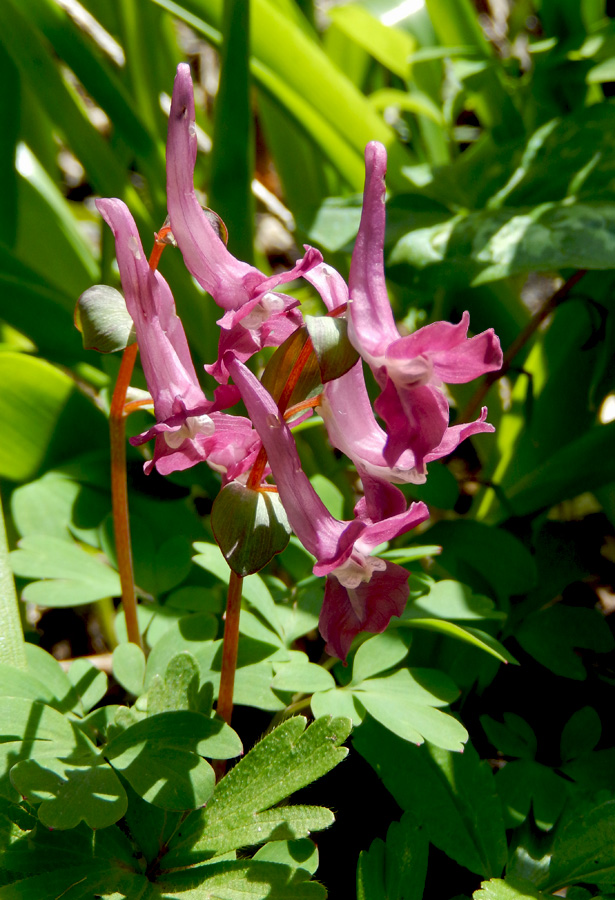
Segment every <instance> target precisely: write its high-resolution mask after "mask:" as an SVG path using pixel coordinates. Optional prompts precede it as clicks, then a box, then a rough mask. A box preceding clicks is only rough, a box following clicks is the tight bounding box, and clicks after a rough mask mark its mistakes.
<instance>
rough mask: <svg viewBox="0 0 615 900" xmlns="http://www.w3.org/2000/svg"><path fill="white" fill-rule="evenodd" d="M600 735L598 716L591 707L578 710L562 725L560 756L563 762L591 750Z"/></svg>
mask: <svg viewBox="0 0 615 900" xmlns="http://www.w3.org/2000/svg"><path fill="white" fill-rule="evenodd" d="M601 733H602V723H601V721H600V716H599V715H598V713H597V712H596V710H595V709H594V708H593V706H583V707H582V708H581V709H578V710H577V711H576V712H575V713H574V714H573V715H572V716H571V717H570V718H569V719H568V721H567V722H566V724H565V725H564V730H563V731H562V739H561V742H560V756H561V758H562V760H564V761H565V762H566V761H568V760H571V759H576V758H577V757H578V756H581V755H582V754H584V753H588V752H589V751H590V750H593V749H594V747H595V746H596V744H597V743H598V741H599V740H600V735H601Z"/></svg>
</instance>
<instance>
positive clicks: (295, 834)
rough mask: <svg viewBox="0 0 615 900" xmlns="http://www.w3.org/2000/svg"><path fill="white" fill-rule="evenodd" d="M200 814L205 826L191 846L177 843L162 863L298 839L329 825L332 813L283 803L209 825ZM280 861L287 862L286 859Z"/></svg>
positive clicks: (189, 862)
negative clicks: (236, 820)
mask: <svg viewBox="0 0 615 900" xmlns="http://www.w3.org/2000/svg"><path fill="white" fill-rule="evenodd" d="M203 818H204V820H205V822H204V827H203V830H202V832H201V833H200V835H199V836H198V838H197V840H196V843H195V844H194V845H193V846H192V847H183V846H180V847H179V849H178V850H176V851H173V850H171V851H170V852H169V853H168V854H167V855H166V856H165V857H164V865H165V867H167V868H174V867H176V866H187V865H193V864H194V863H198V862H204V861H205V860H206V859H210V858H211V857H213V856H221V855H222V854H223V853H227V852H229V851H230V850H236V849H237V850H238V849H240V848H241V847H250V846H253V845H256V844H265V843H266V842H268V841H278V840H279V841H295V840H299V839H300V838H305V837H307V835H309V834H311V832H312V831H322V830H323V829H324V828H329V826H330V825H332V824H333V821H334V816H333V813H332V812H331V811H330V810H328V809H325V808H324V807H322V806H282V807H279V808H277V809H269V810H265V811H263V812H259V813H253V814H252V815H251V816H249V817H246V818H245V820H241V821H239V822H237V823H236V824H230V823H229V822H216V823H214V824H212V825H208V824H207V816H206V815H205V816H203ZM188 826H189V827H190V823H188ZM267 846H269V844H267ZM279 861H280V862H286V863H287V864H289V863H288V861H287V860H283V859H280V860H279Z"/></svg>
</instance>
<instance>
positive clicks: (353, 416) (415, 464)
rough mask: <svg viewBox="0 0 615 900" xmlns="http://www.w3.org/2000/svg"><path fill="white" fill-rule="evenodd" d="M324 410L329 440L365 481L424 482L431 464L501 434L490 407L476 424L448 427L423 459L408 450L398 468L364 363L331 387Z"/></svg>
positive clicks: (327, 389) (321, 410) (321, 408)
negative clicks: (486, 435) (470, 441)
mask: <svg viewBox="0 0 615 900" xmlns="http://www.w3.org/2000/svg"><path fill="white" fill-rule="evenodd" d="M318 411H319V413H320V415H321V416H322V418H323V420H324V423H325V427H326V429H327V434H328V436H329V440H330V441H331V443H332V444H333V446H334V447H336V448H337V449H338V450H340V451H341V452H342V453H344V454H345V455H346V456H347V457H348V458H349V459H351V460H352V462H353V463H354V464H355V466H356V467H357V470H358V472H359V475H360V476H361V479H362V480H363V481H365V475H366V474H369V475H370V476H372V477H373V478H377V479H379V480H381V481H389V482H393V483H394V484H407V483H410V484H423V483H424V482H425V480H426V478H427V474H426V468H425V466H426V464H427V463H429V462H433V461H434V460H436V459H442V458H443V457H444V456H448V454H449V453H452V452H453V450H454V449H455V448H456V447H457V446H458V445H459V444H460V443H461V442H462V441H463V440H465V439H466V438H468V437H470V436H471V435H473V434H478V433H479V432H483V431H494V430H495V429H494V427H493V425H490V424H489V423H488V422H487V421H486V418H487V407H486V406H484V407H483V408H482V411H481V415H480V418H479V419H477V420H476V421H475V422H471V423H469V424H467V425H455V426H453V427H452V428H449V427H447V428H446V429H445V432H444V436H443V437H442V440H441V441H440V443H439V444H438V446H437V447H434V448H433V449H432V450H430V451H429V452H428V453H426V454H425V456H424V457H423V458H422V461H421V460H420V459H419V457H418V456H417V454H416V452H415V450H414V447H413V445H411V446H410V448H409V449H405V450H403V452H402V453H401V455H400V456H399V457H398V458H397V460H396V461H395V464H394V465H390V464H389V461H388V458H387V454H386V449H387V444H388V441H389V438H388V436H387V433H386V432H385V431H384V430H383V429H382V428H381V427H380V425H379V424H378V422H377V421H376V418H375V416H374V412H373V410H372V405H371V402H370V399H369V396H368V393H367V388H366V387H365V379H364V377H363V367H362V363H361V361H360V360H359V362H357V363H356V364H355V365H354V366H353V367H352V369H350V370H349V371H348V372H346V374H345V375H342V377H341V378H337V379H336V380H335V381H330V382H328V384H326V385H325V388H324V390H323V394H322V400H321V404H320V406H319V408H318Z"/></svg>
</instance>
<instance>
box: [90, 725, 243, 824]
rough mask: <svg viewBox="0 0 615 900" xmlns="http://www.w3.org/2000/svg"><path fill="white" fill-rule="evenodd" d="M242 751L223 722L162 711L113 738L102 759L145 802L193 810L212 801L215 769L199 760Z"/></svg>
mask: <svg viewBox="0 0 615 900" xmlns="http://www.w3.org/2000/svg"><path fill="white" fill-rule="evenodd" d="M240 753H241V742H240V741H239V738H238V737H237V735H236V734H235V732H234V731H232V729H231V728H229V726H228V725H226V724H225V723H224V722H221V721H219V720H214V719H208V718H206V717H205V716H202V715H200V714H199V713H193V712H188V711H183V710H182V711H177V712H163V713H160V714H159V715H155V716H152V717H150V718H148V719H145V720H143V721H141V722H137V723H136V724H134V725H131V726H130V727H128V728H127V729H126V730H125V731H123V732H122V734H120V735H118V736H117V737H114V738H112V739H111V740H110V741H109V743H108V744H107V746H106V747H105V749H104V755H105V758H106V759H108V760H109V762H110V763H111V765H112V766H113V768H114V769H117V770H118V771H120V772H121V773H122V775H123V776H124V778H126V779H127V781H128V782H129V783H130V785H131V787H132V788H133V789H134V790H135V791H136V792H137V794H139V796H141V797H143V799H144V800H146V801H147V802H148V803H153V804H154V806H160V807H162V808H163V809H169V810H174V809H177V810H182V809H196V808H197V807H199V806H202V805H203V804H204V803H206V802H207V801H208V800H209V798H210V797H211V794H212V791H213V787H214V783H215V778H214V773H213V769H212V768H211V766H210V765H208V763H206V762H205V760H203V759H202V758H201V756H203V755H207V756H209V757H214V758H221V759H227V758H228V757H232V756H237V755H239V754H240Z"/></svg>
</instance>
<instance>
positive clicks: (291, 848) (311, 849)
mask: <svg viewBox="0 0 615 900" xmlns="http://www.w3.org/2000/svg"><path fill="white" fill-rule="evenodd" d="M252 859H263V860H267V861H268V862H275V863H282V864H283V865H286V866H291V867H292V868H295V869H306V870H307V871H308V872H310V874H312V875H314V873H315V872H316V869H317V868H318V847H316V846H315V844H314V842H313V841H310V840H309V838H299V839H297V840H287V841H269V842H268V843H267V844H265V845H264V846H263V847H260V848H259V849H258V850H257V851H256V853H255V854H254V856H253V857H252Z"/></svg>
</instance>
